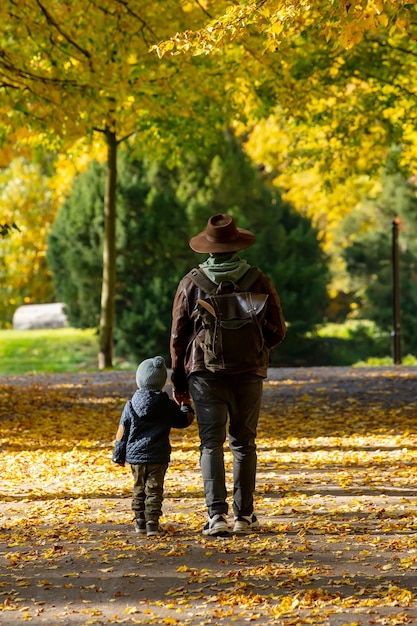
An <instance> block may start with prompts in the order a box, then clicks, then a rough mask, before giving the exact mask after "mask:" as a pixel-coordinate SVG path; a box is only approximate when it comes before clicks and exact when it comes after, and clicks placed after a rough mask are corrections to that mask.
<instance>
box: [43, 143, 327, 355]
mask: <svg viewBox="0 0 417 626" xmlns="http://www.w3.org/2000/svg"><path fill="white" fill-rule="evenodd" d="M118 167H119V171H120V172H121V175H120V177H119V183H118V198H117V201H118V206H119V211H118V219H117V228H116V242H117V250H118V255H117V274H116V280H117V294H118V295H117V298H116V321H115V345H116V352H117V354H118V355H119V356H124V357H129V358H131V359H143V358H145V357H146V356H147V355H149V353H153V352H155V353H156V352H158V353H161V354H163V355H164V356H166V357H167V358H168V357H169V351H168V343H169V342H168V339H169V329H170V323H171V307H172V299H173V296H174V293H175V290H176V287H177V283H178V281H179V279H180V278H181V277H182V276H183V275H184V274H185V273H186V271H188V269H190V267H192V265H197V264H198V263H199V262H201V258H200V255H196V254H195V253H193V252H191V251H190V249H189V247H188V241H189V238H190V237H191V236H192V235H193V234H195V232H196V231H198V230H200V229H202V228H204V226H205V224H206V222H207V219H208V217H209V216H210V215H212V214H213V213H217V212H229V213H232V214H234V215H235V216H236V218H237V220H238V222H239V223H240V224H242V225H243V226H244V227H247V228H252V229H253V230H254V231H255V232H256V234H257V236H258V242H257V243H256V244H255V246H254V247H253V249H251V250H250V251H249V250H248V251H245V257H247V258H248V259H250V260H251V261H253V263H254V264H256V265H259V267H261V269H263V270H264V271H265V272H266V273H268V274H269V275H270V276H271V278H272V279H273V280H274V282H275V283H276V285H277V288H278V289H279V291H280V292H281V293H282V297H283V300H284V303H283V304H284V310H285V314H286V317H287V319H288V320H289V322H290V324H291V328H292V331H293V332H294V333H295V334H297V333H298V334H300V333H303V332H305V331H306V330H308V329H311V328H312V327H313V326H314V324H315V323H317V322H319V321H321V319H322V315H323V308H324V306H325V301H326V277H327V271H326V261H325V257H324V255H323V253H322V252H321V249H320V245H319V242H318V241H317V237H316V231H315V230H314V229H312V228H311V224H310V222H309V220H308V219H306V218H303V217H302V216H300V215H298V214H297V213H296V212H295V211H294V209H293V208H292V207H291V205H289V203H283V202H282V201H281V198H280V196H279V193H278V191H277V190H276V189H274V188H273V187H272V186H271V184H270V182H269V181H268V180H267V179H264V178H263V176H262V173H261V172H259V170H258V169H257V168H256V167H254V165H253V164H252V163H250V161H249V159H248V158H247V157H246V156H245V154H244V152H243V151H242V148H241V146H240V144H239V142H238V141H237V140H236V139H235V138H234V137H233V135H231V134H230V133H228V134H227V138H226V141H224V144H223V149H222V151H221V152H220V153H219V152H218V150H216V151H215V154H213V155H212V156H211V157H207V158H206V159H201V158H200V159H197V158H196V156H195V154H190V155H188V156H184V160H183V161H182V162H181V163H179V164H178V165H177V167H175V168H174V169H173V170H169V169H168V168H166V167H165V166H162V165H161V164H158V163H156V162H151V161H149V160H142V161H138V160H136V159H133V160H130V161H129V160H128V159H127V157H126V156H124V155H123V158H122V155H120V157H119V164H118ZM103 175H104V174H103V169H102V167H101V166H100V165H99V164H97V163H95V164H91V165H90V167H89V169H88V170H87V172H85V173H84V174H81V175H80V176H79V177H78V178H77V180H76V181H75V182H74V186H73V191H72V193H71V195H70V196H69V197H68V199H67V200H66V202H65V203H64V205H63V207H62V209H61V210H60V212H59V214H58V216H57V219H56V221H55V223H54V225H53V228H52V232H51V235H50V238H49V248H48V257H49V259H50V263H51V268H52V271H53V274H54V279H55V284H56V289H57V292H58V295H59V298H60V299H61V300H63V301H64V302H66V303H67V309H68V315H69V318H70V321H71V322H72V323H73V324H74V325H76V326H84V327H85V326H91V325H94V322H95V320H96V319H97V316H98V315H99V306H98V304H99V276H100V271H101V270H100V267H99V263H98V262H97V261H98V255H97V250H98V249H99V247H100V239H101V237H102V234H101V233H102V228H101V222H102V214H101V211H100V207H101V203H102V192H101V189H102V185H101V182H102V179H103ZM75 241H76V243H75V244H74V242H75Z"/></svg>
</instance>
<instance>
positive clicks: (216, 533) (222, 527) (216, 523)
mask: <svg viewBox="0 0 417 626" xmlns="http://www.w3.org/2000/svg"><path fill="white" fill-rule="evenodd" d="M228 534H229V529H228V527H227V521H226V515H223V514H222V513H220V514H218V515H213V517H210V518H209V521H208V522H207V524H206V525H205V526H204V528H203V535H211V536H213V537H225V536H226V535H228Z"/></svg>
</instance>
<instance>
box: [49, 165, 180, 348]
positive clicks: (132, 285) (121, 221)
mask: <svg viewBox="0 0 417 626" xmlns="http://www.w3.org/2000/svg"><path fill="white" fill-rule="evenodd" d="M118 170H119V180H118V189H117V195H118V198H117V204H118V217H117V224H116V247H117V251H118V255H117V263H116V280H117V288H116V290H117V296H116V303H115V308H116V319H115V332H114V337H115V350H116V354H119V355H123V356H127V357H130V358H132V359H133V358H135V359H141V358H145V357H147V356H149V354H153V353H161V354H163V355H164V356H165V357H167V358H168V353H169V330H170V324H171V306H172V299H173V295H174V293H175V289H176V286H177V283H178V281H179V279H180V277H181V276H182V275H183V273H184V272H185V271H186V269H187V267H188V266H187V265H186V263H187V259H186V255H185V251H186V249H187V246H186V242H187V241H188V233H187V227H186V221H185V220H184V216H183V214H182V212H181V209H180V207H179V206H178V204H177V202H176V199H175V194H174V191H173V189H172V183H171V178H170V174H169V172H168V170H166V169H165V168H164V167H162V166H158V165H156V164H153V163H145V162H140V161H136V160H133V161H129V159H128V157H127V156H126V154H124V153H121V155H120V159H119V163H118ZM103 181H104V171H103V167H102V166H101V165H99V164H98V163H92V164H91V165H90V167H89V168H88V170H87V171H86V172H85V173H83V174H81V175H80V176H79V177H78V178H77V179H76V181H75V182H74V186H73V193H72V194H71V195H70V196H69V197H68V198H67V200H66V202H65V203H64V205H63V207H62V209H61V210H60V211H59V213H58V216H57V219H56V221H55V223H54V225H53V228H52V232H51V235H50V238H49V248H48V258H49V260H50V264H51V268H52V272H53V275H54V280H55V287H56V292H57V294H58V297H59V298H60V299H62V300H63V301H64V302H66V303H67V311H68V318H69V320H70V323H71V324H72V325H74V326H78V327H82V328H83V327H84V328H88V327H95V326H97V325H98V319H99V312H100V291H101V283H100V279H101V266H102V256H101V255H102V237H103V234H102V231H103V225H102V202H103V197H102V196H103V192H102V190H103V188H104V182H103Z"/></svg>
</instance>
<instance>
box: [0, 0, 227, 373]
mask: <svg viewBox="0 0 417 626" xmlns="http://www.w3.org/2000/svg"><path fill="white" fill-rule="evenodd" d="M160 8H161V7H160V3H159V2H153V3H152V2H151V3H146V4H143V5H142V6H141V7H140V9H138V7H137V3H136V2H134V1H133V0H126V1H124V2H120V1H119V0H100V2H98V1H97V0H93V1H92V2H90V3H89V4H88V6H86V5H85V3H84V2H82V1H81V0H64V1H62V2H61V1H60V2H58V1H55V0H54V1H53V2H49V3H47V4H46V3H44V2H43V1H42V0H28V2H25V3H16V2H15V1H14V0H5V1H4V2H2V3H1V5H0V21H1V24H2V39H1V43H2V53H1V55H0V92H1V95H2V108H3V110H4V111H5V115H4V116H3V118H2V122H1V128H0V137H3V138H4V141H6V139H5V138H7V136H8V135H13V133H14V131H15V130H16V129H18V128H22V127H25V128H27V129H28V130H29V131H30V133H31V136H30V133H29V140H31V141H33V140H34V138H36V141H38V142H43V143H44V145H47V146H48V147H49V148H52V147H53V148H56V147H59V148H60V149H64V148H65V147H67V146H68V145H70V144H71V143H72V142H73V141H74V140H75V139H77V138H79V137H91V136H92V135H93V134H94V133H97V132H98V133H101V134H102V136H103V137H104V140H105V142H106V145H107V176H106V183H105V193H104V231H105V236H104V238H103V277H102V291H101V316H100V337H99V344H100V345H99V359H98V360H99V366H100V367H105V366H110V365H111V362H112V338H113V326H114V298H115V275H116V274H115V272H116V269H115V268H116V255H115V221H116V204H115V197H116V180H117V169H116V163H117V156H116V154H117V148H118V146H119V144H120V143H121V142H123V141H124V140H126V138H128V137H129V136H131V135H133V134H136V135H137V136H140V138H141V142H142V143H143V145H146V147H147V149H148V150H150V149H152V147H153V148H154V149H155V150H156V149H158V150H160V151H161V150H163V149H164V150H165V154H166V153H167V151H168V146H169V144H170V139H173V138H175V140H177V143H178V137H180V138H181V139H182V140H183V141H189V142H193V144H194V145H195V146H198V145H200V146H202V145H204V138H203V133H202V128H201V125H200V124H199V123H197V122H195V120H197V119H199V118H200V119H201V115H202V114H203V113H204V115H205V117H206V120H207V124H208V127H213V128H216V127H217V126H218V125H219V124H222V123H223V119H224V117H225V116H226V111H227V99H226V100H223V99H222V97H221V92H220V90H219V85H218V84H217V83H218V81H217V76H218V73H219V72H220V71H221V67H219V66H218V64H215V67H214V69H212V67H211V65H212V63H211V61H210V60H208V59H200V60H194V59H189V60H184V59H181V61H180V60H179V59H170V60H169V61H168V62H164V63H161V62H160V61H159V60H158V59H157V57H156V55H150V54H149V52H148V51H149V48H150V46H151V45H152V44H153V43H155V42H156V41H158V40H159V39H161V38H164V37H167V36H168V34H169V32H170V29H171V28H172V27H174V28H175V27H176V28H183V27H185V26H186V25H187V24H194V25H198V24H199V23H200V21H201V16H202V12H201V9H200V8H199V7H197V8H196V10H194V9H193V10H189V9H190V7H187V6H183V5H182V4H179V3H178V2H173V1H166V2H164V7H163V8H164V10H163V12H161V10H160ZM213 81H216V85H217V89H214V87H213V88H212V89H211V85H213V84H214V83H213ZM197 83H198V84H199V85H201V86H203V87H202V88H201V89H195V88H194V85H195V84H197ZM172 145H175V141H172V142H171V146H172ZM170 151H171V152H172V148H170Z"/></svg>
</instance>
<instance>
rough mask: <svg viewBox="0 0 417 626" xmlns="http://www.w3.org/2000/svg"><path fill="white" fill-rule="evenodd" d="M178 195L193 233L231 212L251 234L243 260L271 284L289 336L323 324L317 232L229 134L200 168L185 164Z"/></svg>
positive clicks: (322, 266)
mask: <svg viewBox="0 0 417 626" xmlns="http://www.w3.org/2000/svg"><path fill="white" fill-rule="evenodd" d="M178 194H179V197H180V201H181V203H183V204H185V205H186V208H187V213H188V215H189V218H190V223H191V225H192V228H193V231H192V232H196V231H197V230H198V229H201V226H202V225H203V224H205V222H206V221H207V219H208V218H209V217H210V215H212V214H213V213H229V214H231V215H233V216H234V217H235V219H236V221H237V223H238V224H239V226H241V227H242V228H247V229H249V230H251V231H253V232H254V233H255V235H256V243H255V244H254V245H253V246H252V247H251V248H249V249H248V250H244V251H243V252H242V256H244V258H246V259H247V260H248V261H249V262H250V263H252V264H253V265H256V266H258V267H259V268H260V269H261V270H262V271H263V272H265V273H266V274H268V275H269V276H270V278H271V279H272V281H273V283H274V284H275V286H276V288H277V290H278V292H279V293H280V296H281V299H282V305H283V310H284V313H285V317H286V319H287V320H288V322H289V325H290V327H291V334H293V333H294V334H295V335H297V334H300V333H305V332H306V331H308V330H311V329H312V328H313V327H314V325H315V324H317V323H319V322H321V321H322V320H323V316H324V311H325V308H326V304H327V290H326V282H327V278H328V269H327V259H326V257H325V255H324V254H323V251H322V250H321V248H320V243H319V241H318V236H317V231H316V230H315V229H314V228H313V227H312V225H311V222H310V220H309V219H308V218H306V217H303V216H302V215H300V214H299V213H297V212H296V211H295V209H294V208H293V207H292V205H291V204H289V203H288V202H284V201H283V200H282V197H281V194H280V192H279V190H278V189H277V188H276V187H274V186H273V185H272V184H271V182H270V181H269V180H268V178H267V177H266V176H265V175H264V172H263V170H262V168H257V167H254V165H253V163H252V162H251V161H250V159H249V158H248V157H247V156H246V154H245V152H244V151H243V150H242V147H241V144H240V142H239V141H238V140H237V139H236V138H235V137H234V136H233V134H232V133H230V132H228V133H226V137H225V142H224V145H223V151H222V152H221V153H219V152H217V153H216V155H215V156H213V157H212V158H211V159H209V160H208V161H207V162H206V163H201V164H200V165H199V166H198V165H197V164H196V162H195V160H194V159H193V158H191V160H189V161H188V163H187V162H186V163H185V165H184V166H183V169H182V170H181V171H180V183H179V187H178Z"/></svg>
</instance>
